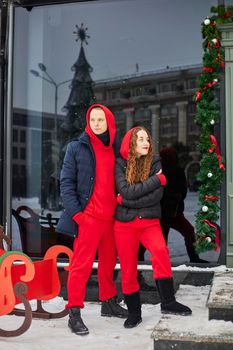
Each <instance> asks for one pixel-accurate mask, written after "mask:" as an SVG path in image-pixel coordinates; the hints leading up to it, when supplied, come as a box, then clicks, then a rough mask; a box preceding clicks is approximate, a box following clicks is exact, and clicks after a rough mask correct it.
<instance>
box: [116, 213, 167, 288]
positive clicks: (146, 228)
mask: <svg viewBox="0 0 233 350" xmlns="http://www.w3.org/2000/svg"><path fill="white" fill-rule="evenodd" d="M114 231H115V239H116V245H117V250H118V255H119V258H120V264H121V276H122V277H121V279H122V291H123V293H124V294H131V293H134V292H137V291H138V290H139V288H140V287H139V284H138V280H137V264H138V248H139V243H140V242H141V243H142V244H143V245H144V246H145V248H146V249H147V250H148V251H149V252H150V253H151V262H152V268H153V271H154V278H155V279H158V278H168V277H171V276H172V271H171V263H170V258H169V252H168V248H167V246H166V243H165V240H164V237H163V234H162V230H161V227H160V223H159V220H158V219H139V218H138V217H137V218H136V219H135V220H134V221H130V222H120V221H116V222H115V226H114Z"/></svg>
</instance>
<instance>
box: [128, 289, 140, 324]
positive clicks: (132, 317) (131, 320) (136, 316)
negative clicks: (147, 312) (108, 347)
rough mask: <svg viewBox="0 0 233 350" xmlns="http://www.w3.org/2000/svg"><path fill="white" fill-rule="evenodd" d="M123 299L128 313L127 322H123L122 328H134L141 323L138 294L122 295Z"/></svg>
mask: <svg viewBox="0 0 233 350" xmlns="http://www.w3.org/2000/svg"><path fill="white" fill-rule="evenodd" d="M124 298H125V303H126V305H127V307H128V313H129V316H128V318H127V320H126V321H125V322H124V327H125V328H133V327H136V326H137V325H138V324H139V323H141V322H142V317H141V314H142V312H141V301H140V294H139V292H135V293H132V294H124Z"/></svg>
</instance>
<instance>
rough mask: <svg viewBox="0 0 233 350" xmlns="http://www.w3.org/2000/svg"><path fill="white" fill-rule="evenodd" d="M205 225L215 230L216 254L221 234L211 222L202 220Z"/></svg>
mask: <svg viewBox="0 0 233 350" xmlns="http://www.w3.org/2000/svg"><path fill="white" fill-rule="evenodd" d="M203 221H204V222H205V223H206V224H207V225H209V226H210V227H213V228H214V229H215V241H214V243H215V245H216V247H215V249H214V251H215V252H217V251H218V250H219V247H220V240H221V232H220V228H219V226H218V225H217V224H213V223H212V222H210V221H209V220H207V219H205V220H203Z"/></svg>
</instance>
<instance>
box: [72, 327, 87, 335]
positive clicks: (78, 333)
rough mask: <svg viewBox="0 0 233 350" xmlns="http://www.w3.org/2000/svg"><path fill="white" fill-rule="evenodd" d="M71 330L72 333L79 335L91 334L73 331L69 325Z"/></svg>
mask: <svg viewBox="0 0 233 350" xmlns="http://www.w3.org/2000/svg"><path fill="white" fill-rule="evenodd" d="M68 327H69V329H70V330H71V332H72V333H74V334H77V335H87V334H89V330H87V331H82V332H75V331H73V329H72V328H71V327H70V326H69V325H68Z"/></svg>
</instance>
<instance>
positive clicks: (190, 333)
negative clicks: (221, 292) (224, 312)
mask: <svg viewBox="0 0 233 350" xmlns="http://www.w3.org/2000/svg"><path fill="white" fill-rule="evenodd" d="M209 291H210V286H201V287H194V286H189V285H180V288H179V290H178V292H177V293H176V297H177V299H178V300H179V301H180V302H182V303H184V304H186V305H188V306H189V307H191V309H192V311H193V312H192V315H191V316H186V317H180V316H175V315H164V316H163V317H162V318H161V320H160V322H159V323H158V324H157V325H156V328H155V331H154V332H153V335H154V336H155V337H157V336H158V337H161V338H163V339H167V338H170V337H172V338H173V339H177V340H178V339H179V340H181V339H183V340H184V339H187V338H189V339H190V337H192V338H193V339H197V340H200V338H201V337H203V338H210V339H212V340H213V339H214V338H217V339H218V340H220V338H221V337H222V338H224V339H226V338H227V339H228V340H229V341H231V342H232V343H233V322H225V321H223V320H210V321H209V320H208V308H207V307H206V301H207V298H208V295H209ZM230 302H231V301H230Z"/></svg>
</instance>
